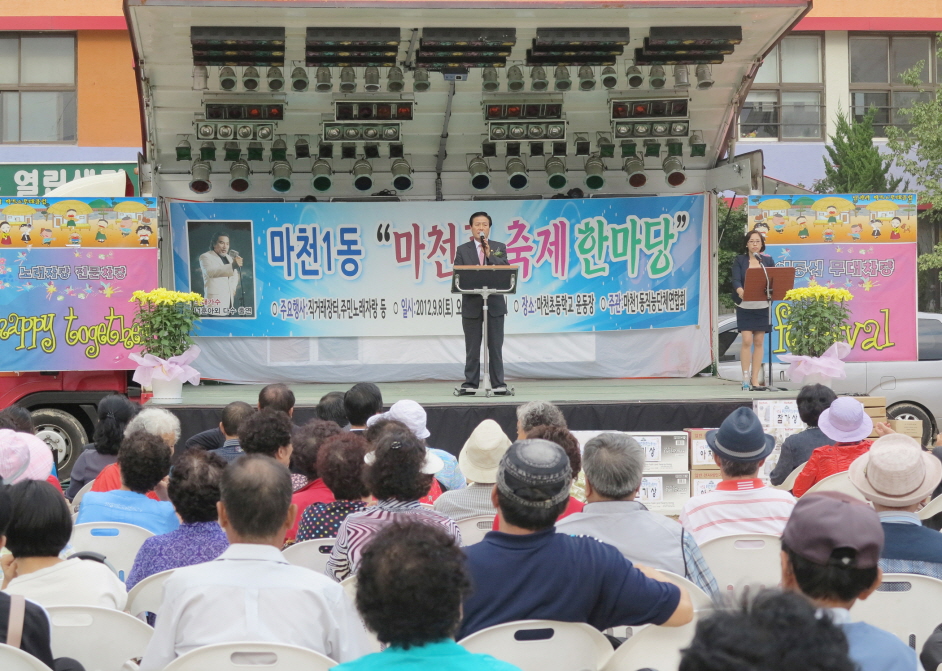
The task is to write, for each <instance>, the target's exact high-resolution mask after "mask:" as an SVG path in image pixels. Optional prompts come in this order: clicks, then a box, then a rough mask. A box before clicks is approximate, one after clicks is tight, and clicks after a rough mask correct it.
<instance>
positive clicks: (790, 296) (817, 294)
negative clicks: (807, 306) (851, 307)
mask: <svg viewBox="0 0 942 671" xmlns="http://www.w3.org/2000/svg"><path fill="white" fill-rule="evenodd" d="M853 298H854V295H853V294H852V293H850V292H849V291H848V290H847V289H839V288H835V287H826V286H822V285H820V284H818V283H817V282H814V281H812V282H811V283H809V284H808V286H806V287H798V288H796V289H790V290H789V291H788V293H786V294H785V300H787V301H802V300H818V301H826V302H829V303H842V302H846V301H850V300H853Z"/></svg>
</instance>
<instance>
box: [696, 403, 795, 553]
mask: <svg viewBox="0 0 942 671" xmlns="http://www.w3.org/2000/svg"><path fill="white" fill-rule="evenodd" d="M706 440H707V444H708V445H709V446H710V449H711V450H713V460H714V461H715V462H716V464H717V465H718V466H719V467H720V474H721V476H722V478H723V480H722V482H720V483H719V484H718V485H717V486H716V489H715V490H714V491H712V492H707V493H706V494H700V495H698V496H692V497H690V499H688V500H687V502H686V503H685V504H684V507H683V508H682V509H681V512H680V523H681V524H683V525H684V528H685V529H686V530H687V531H689V532H690V533H692V534H693V537H694V540H696V541H697V543H698V544H700V545H703V544H704V543H705V542H706V541H708V540H712V539H714V538H720V537H721V536H731V535H734V534H770V535H772V536H780V535H781V533H782V530H783V529H784V528H785V522H787V521H788V516H789V515H790V514H791V512H792V508H793V507H794V506H795V499H794V497H792V495H791V494H789V493H788V492H783V491H781V490H779V489H773V488H771V487H766V486H765V484H764V483H763V482H762V480H760V479H759V469H760V468H761V467H762V465H763V464H764V463H765V458H766V457H767V456H769V454H771V453H772V450H773V449H774V448H775V438H774V437H773V436H770V435H768V434H766V433H763V431H762V424H761V423H760V422H759V418H758V417H757V416H756V414H755V413H754V412H753V411H752V410H750V409H749V408H737V409H736V410H734V411H733V412H732V413H730V415H729V417H727V418H726V419H724V420H723V423H722V424H721V425H720V428H719V429H718V430H716V429H714V430H712V431H707V434H706Z"/></svg>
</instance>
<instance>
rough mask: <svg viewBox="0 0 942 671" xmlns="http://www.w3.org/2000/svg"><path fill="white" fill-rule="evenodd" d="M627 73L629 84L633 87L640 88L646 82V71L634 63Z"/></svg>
mask: <svg viewBox="0 0 942 671" xmlns="http://www.w3.org/2000/svg"><path fill="white" fill-rule="evenodd" d="M625 74H627V75H628V86H630V87H631V88H633V89H637V88H640V87H641V85H642V84H644V73H642V72H641V68H639V67H638V66H637V65H632V66H631V67H629V68H628V69H627V70H626V71H625Z"/></svg>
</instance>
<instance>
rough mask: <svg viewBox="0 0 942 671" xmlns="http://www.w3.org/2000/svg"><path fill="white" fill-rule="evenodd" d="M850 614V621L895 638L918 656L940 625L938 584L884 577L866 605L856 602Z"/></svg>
mask: <svg viewBox="0 0 942 671" xmlns="http://www.w3.org/2000/svg"><path fill="white" fill-rule="evenodd" d="M850 614H851V617H852V618H853V619H854V620H862V621H863V622H867V623H869V624H872V625H873V626H875V627H879V628H880V629H886V630H887V631H888V632H890V633H892V634H895V635H896V636H897V637H899V638H900V640H902V641H903V643H905V644H906V645H908V646H909V647H911V648H913V649H915V650H916V652H917V653H918V652H919V651H920V650H922V646H923V644H925V642H926V639H927V638H928V637H929V634H931V633H932V631H933V629H935V628H936V626H937V625H938V624H939V623H940V622H942V580H937V579H936V578H930V577H928V576H924V575H915V574H912V573H885V574H884V575H883V584H882V585H880V587H879V589H877V591H876V592H874V593H873V594H871V595H870V596H869V597H867V599H866V601H857V603H855V604H854V607H853V608H851V610H850Z"/></svg>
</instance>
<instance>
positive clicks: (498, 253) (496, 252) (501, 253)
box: [491, 249, 504, 256]
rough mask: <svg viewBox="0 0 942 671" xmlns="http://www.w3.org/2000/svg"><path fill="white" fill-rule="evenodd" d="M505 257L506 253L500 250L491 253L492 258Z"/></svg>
mask: <svg viewBox="0 0 942 671" xmlns="http://www.w3.org/2000/svg"><path fill="white" fill-rule="evenodd" d="M503 255H504V253H503V252H502V251H500V250H499V249H495V250H494V251H493V252H491V256H503Z"/></svg>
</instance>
